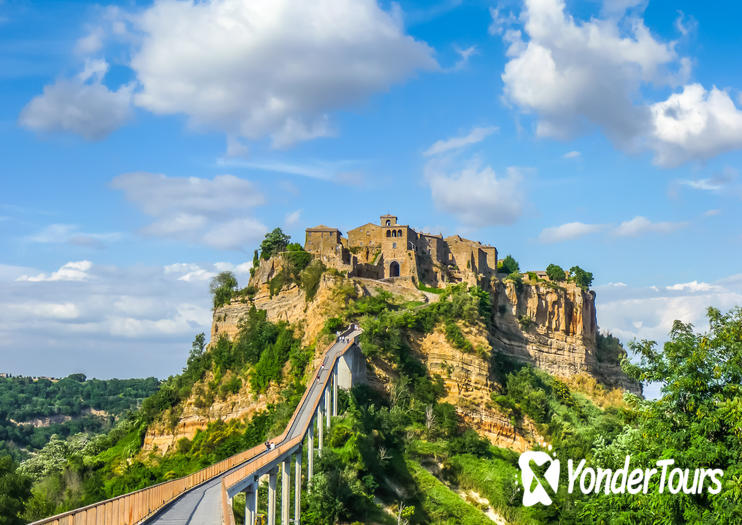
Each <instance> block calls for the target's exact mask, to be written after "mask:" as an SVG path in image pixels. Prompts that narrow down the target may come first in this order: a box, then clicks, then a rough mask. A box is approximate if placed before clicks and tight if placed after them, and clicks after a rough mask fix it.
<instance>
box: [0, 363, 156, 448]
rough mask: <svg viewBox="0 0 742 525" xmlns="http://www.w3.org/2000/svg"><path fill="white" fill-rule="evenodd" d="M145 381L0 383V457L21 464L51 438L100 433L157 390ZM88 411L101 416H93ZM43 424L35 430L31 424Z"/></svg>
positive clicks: (74, 379)
mask: <svg viewBox="0 0 742 525" xmlns="http://www.w3.org/2000/svg"><path fill="white" fill-rule="evenodd" d="M159 384H160V382H159V381H158V380H157V379H155V378H154V377H150V378H149V379H108V380H100V379H86V377H85V376H84V375H83V374H73V375H70V376H68V377H66V378H64V379H61V380H59V381H50V380H49V379H39V380H37V381H34V380H33V379H31V378H30V377H10V378H0V455H2V454H10V455H12V456H13V457H14V458H15V459H16V460H21V459H24V458H26V457H27V456H28V452H29V451H35V450H39V449H40V448H42V447H43V446H44V445H45V444H46V443H47V442H48V441H49V439H50V438H51V436H52V435H54V434H56V435H58V436H62V437H65V436H70V435H72V434H76V433H78V432H103V431H106V430H108V429H110V428H111V426H112V424H113V421H114V420H115V418H116V417H118V416H120V415H122V414H124V413H125V412H127V411H128V410H132V409H135V408H136V407H137V405H138V404H140V403H141V402H142V400H143V399H144V398H146V397H148V396H150V395H152V394H153V393H154V392H156V391H157V389H158V388H159ZM91 410H101V411H105V413H106V415H105V416H96V415H94V414H92V413H91ZM47 418H48V422H49V423H48V424H46V425H38V426H34V425H33V424H32V422H33V421H34V420H42V421H43V420H46V419H47Z"/></svg>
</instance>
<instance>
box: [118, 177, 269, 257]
mask: <svg viewBox="0 0 742 525" xmlns="http://www.w3.org/2000/svg"><path fill="white" fill-rule="evenodd" d="M111 186H112V187H113V188H114V189H117V190H121V191H122V192H123V193H124V195H125V196H126V198H127V199H128V200H129V201H130V202H132V203H133V204H135V205H136V206H137V207H139V208H140V209H141V210H142V212H143V213H145V214H146V215H149V216H150V217H152V218H153V219H154V221H153V222H152V223H151V224H149V225H147V226H146V227H145V228H144V229H143V230H142V231H143V233H145V234H147V235H153V236H156V237H166V238H173V239H179V240H185V241H189V242H194V243H198V244H204V245H207V246H211V247H214V248H219V249H244V248H245V247H246V244H249V243H251V242H254V241H256V240H257V239H259V238H260V237H261V236H262V235H263V233H265V231H266V230H267V228H266V227H265V226H264V225H263V224H262V223H261V222H260V221H258V220H257V219H255V218H253V217H249V216H245V215H246V214H247V213H249V211H250V209H251V208H253V207H255V206H258V205H260V204H262V203H263V202H264V197H263V194H262V193H261V192H260V191H258V189H257V188H256V187H255V186H254V185H253V183H251V182H250V181H248V180H245V179H241V178H238V177H235V176H233V175H219V176H216V177H214V178H213V179H201V178H197V177H168V176H166V175H161V174H154V173H145V172H138V173H127V174H123V175H119V176H117V177H115V178H114V179H113V181H112V182H111Z"/></svg>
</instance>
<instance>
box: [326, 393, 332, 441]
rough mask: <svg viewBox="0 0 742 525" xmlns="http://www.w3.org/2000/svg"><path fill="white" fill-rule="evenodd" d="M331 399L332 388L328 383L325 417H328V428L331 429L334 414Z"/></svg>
mask: <svg viewBox="0 0 742 525" xmlns="http://www.w3.org/2000/svg"><path fill="white" fill-rule="evenodd" d="M331 401H332V390H330V385H327V388H325V419H327V430H330V416H331V415H332V413H331V411H330V405H331V404H332V403H331Z"/></svg>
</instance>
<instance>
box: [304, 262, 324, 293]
mask: <svg viewBox="0 0 742 525" xmlns="http://www.w3.org/2000/svg"><path fill="white" fill-rule="evenodd" d="M326 269H327V268H326V267H325V265H324V264H322V262H321V261H313V262H312V263H311V264H309V266H307V267H306V268H305V269H304V270H303V271H302V272H301V273H300V274H299V282H300V286H301V288H302V290H304V293H305V294H306V299H307V301H311V300H312V299H314V296H315V294H316V293H317V289H318V288H319V282H320V279H321V278H322V274H323V273H324V272H325V270H326Z"/></svg>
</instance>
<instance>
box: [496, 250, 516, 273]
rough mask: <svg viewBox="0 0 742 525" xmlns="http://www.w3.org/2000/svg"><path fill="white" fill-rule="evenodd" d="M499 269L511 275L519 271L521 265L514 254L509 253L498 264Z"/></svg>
mask: <svg viewBox="0 0 742 525" xmlns="http://www.w3.org/2000/svg"><path fill="white" fill-rule="evenodd" d="M497 269H498V270H499V271H501V272H503V273H507V274H508V275H509V274H511V273H515V272H519V271H520V265H519V264H518V261H516V260H515V258H513V256H512V255H510V254H508V255H507V257H505V258H504V259H503V260H502V261H500V262H499V263H498V264H497Z"/></svg>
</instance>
